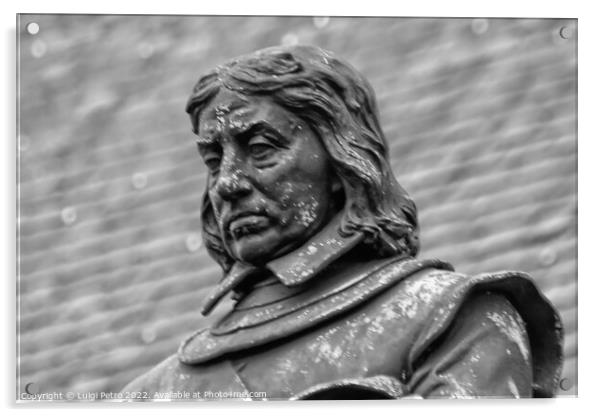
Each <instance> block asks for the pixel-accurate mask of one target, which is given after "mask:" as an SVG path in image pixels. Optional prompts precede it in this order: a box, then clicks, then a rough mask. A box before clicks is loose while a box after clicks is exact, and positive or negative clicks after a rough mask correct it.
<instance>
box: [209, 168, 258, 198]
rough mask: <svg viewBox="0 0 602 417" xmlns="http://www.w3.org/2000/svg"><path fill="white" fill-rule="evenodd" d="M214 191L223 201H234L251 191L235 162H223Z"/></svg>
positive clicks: (247, 180)
mask: <svg viewBox="0 0 602 417" xmlns="http://www.w3.org/2000/svg"><path fill="white" fill-rule="evenodd" d="M215 187H216V190H217V192H218V194H219V195H220V197H221V198H223V199H224V200H228V201H231V200H236V199H238V198H241V197H243V196H245V195H247V194H249V193H250V192H251V191H252V186H251V183H250V181H249V179H248V177H247V175H246V173H245V172H244V170H243V169H242V167H240V166H237V164H236V161H223V162H222V167H221V169H220V174H219V177H218V179H217V182H216V185H215Z"/></svg>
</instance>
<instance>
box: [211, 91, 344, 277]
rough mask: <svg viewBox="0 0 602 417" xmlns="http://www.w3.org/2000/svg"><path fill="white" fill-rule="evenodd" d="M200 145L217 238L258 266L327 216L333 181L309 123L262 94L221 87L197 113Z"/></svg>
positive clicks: (301, 238)
mask: <svg viewBox="0 0 602 417" xmlns="http://www.w3.org/2000/svg"><path fill="white" fill-rule="evenodd" d="M199 138H200V145H199V150H200V153H201V156H202V158H203V160H204V161H205V164H206V165H207V167H208V169H209V173H208V191H209V199H210V201H211V204H212V206H213V210H214V214H215V218H216V220H217V224H218V226H219V230H220V233H221V236H222V240H223V242H224V244H225V246H226V248H228V251H229V252H230V254H231V255H232V256H233V257H234V258H235V259H237V260H240V261H243V262H247V263H251V264H258V265H259V264H262V263H265V262H267V261H269V260H271V259H274V258H277V257H279V256H281V255H283V254H285V253H287V252H289V251H291V250H293V249H295V248H296V247H298V246H300V245H301V244H303V243H304V242H305V241H307V240H308V239H309V238H310V237H311V236H313V235H314V234H315V233H316V232H317V231H318V230H319V229H320V228H321V227H322V226H323V225H324V224H325V223H327V222H328V220H330V218H331V217H332V216H333V214H334V213H333V212H332V204H331V203H332V202H331V198H332V197H331V195H332V190H333V188H334V187H338V186H339V183H338V179H336V178H335V175H334V174H333V172H332V170H331V167H330V162H329V158H328V154H327V153H326V150H325V149H324V147H323V146H322V143H321V142H320V140H319V139H318V137H317V136H316V135H315V134H314V133H313V131H312V130H311V129H310V128H309V126H308V125H307V124H306V123H305V122H304V121H303V120H301V119H300V118H299V117H297V116H295V115H294V114H293V113H291V112H289V111H287V110H286V109H284V108H282V107H280V106H279V105H277V104H275V103H274V102H272V101H271V100H270V99H269V98H268V97H249V96H242V95H238V94H236V93H233V92H230V91H221V92H220V93H219V94H218V95H217V96H216V97H215V98H214V99H213V100H212V102H211V103H210V105H209V106H208V107H207V108H206V110H204V111H203V112H202V113H201V115H200V119H199Z"/></svg>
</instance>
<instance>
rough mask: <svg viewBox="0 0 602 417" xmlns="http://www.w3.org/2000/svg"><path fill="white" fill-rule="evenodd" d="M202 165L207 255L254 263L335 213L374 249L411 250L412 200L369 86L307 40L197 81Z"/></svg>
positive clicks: (193, 109)
mask: <svg viewBox="0 0 602 417" xmlns="http://www.w3.org/2000/svg"><path fill="white" fill-rule="evenodd" d="M186 111H187V112H188V113H189V114H190V118H191V121H192V126H193V131H194V133H195V134H197V135H198V137H199V139H198V141H197V142H198V148H199V152H200V154H201V157H202V158H203V160H204V161H205V163H206V165H207V167H208V171H209V172H208V176H207V189H206V190H205V194H204V196H203V205H202V209H201V218H202V223H203V237H204V241H205V244H206V247H207V249H208V251H209V253H210V254H211V256H212V257H213V258H214V259H216V260H217V261H218V262H219V263H220V265H221V266H222V268H223V269H224V271H228V270H229V269H230V267H231V266H232V264H233V263H234V261H235V260H240V261H243V262H246V263H251V264H257V265H261V264H264V263H265V262H268V261H269V260H271V259H274V258H277V257H279V256H282V255H284V254H285V253H287V252H290V251H291V250H293V249H295V248H297V247H298V246H300V245H302V244H303V243H304V242H306V241H307V240H308V239H310V238H311V237H312V236H313V235H314V234H315V233H316V232H318V231H319V230H320V229H321V228H322V227H323V226H324V225H325V224H327V223H328V222H329V221H331V220H332V219H333V217H334V216H335V215H337V213H339V212H341V211H342V216H341V220H340V225H339V231H340V233H341V234H342V235H349V234H351V233H356V232H359V233H363V234H364V236H365V240H364V242H365V243H366V244H367V245H369V246H371V247H372V248H373V249H374V250H375V254H377V255H378V256H388V255H393V254H407V255H411V256H414V255H415V254H416V253H417V251H418V246H419V241H418V222H417V216H416V207H415V205H414V203H413V202H412V200H411V199H410V198H409V197H408V195H407V193H406V192H405V191H404V190H403V188H402V187H401V186H400V185H399V183H398V182H397V180H396V179H395V176H394V175H393V172H392V170H391V166H390V164H389V156H388V146H387V143H386V141H385V137H384V135H383V132H382V130H381V127H380V123H379V120H378V115H377V109H376V102H375V98H374V92H373V91H372V88H371V87H370V85H369V84H368V82H367V81H366V80H365V79H364V78H363V77H362V76H361V75H360V74H359V73H358V72H357V71H356V70H355V69H353V68H352V67H351V66H350V65H349V64H347V63H345V62H343V61H341V60H340V59H338V58H336V57H334V56H333V55H332V54H331V53H329V52H326V51H324V50H321V49H319V48H316V47H310V46H291V47H274V48H268V49H263V50H260V51H257V52H255V53H253V54H250V55H246V56H243V57H239V58H236V59H234V60H232V61H230V62H228V63H226V64H224V65H221V66H219V67H217V68H216V69H214V70H213V71H211V72H210V73H208V74H207V75H205V76H203V77H202V78H201V79H200V80H199V81H198V82H197V84H196V85H195V87H194V90H193V93H192V95H191V97H190V99H189V101H188V104H187V106H186Z"/></svg>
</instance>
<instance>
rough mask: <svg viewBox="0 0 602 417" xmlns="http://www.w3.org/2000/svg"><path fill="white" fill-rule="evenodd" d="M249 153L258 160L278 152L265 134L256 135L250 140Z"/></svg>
mask: <svg viewBox="0 0 602 417" xmlns="http://www.w3.org/2000/svg"><path fill="white" fill-rule="evenodd" d="M248 147H249V154H250V155H251V156H252V157H253V158H254V159H257V160H264V159H267V158H269V157H270V156H272V155H273V154H274V153H275V152H276V150H277V149H276V147H275V146H274V145H273V144H272V142H271V141H269V140H268V139H266V138H265V137H263V136H255V137H253V138H252V139H251V140H250V141H249V145H248Z"/></svg>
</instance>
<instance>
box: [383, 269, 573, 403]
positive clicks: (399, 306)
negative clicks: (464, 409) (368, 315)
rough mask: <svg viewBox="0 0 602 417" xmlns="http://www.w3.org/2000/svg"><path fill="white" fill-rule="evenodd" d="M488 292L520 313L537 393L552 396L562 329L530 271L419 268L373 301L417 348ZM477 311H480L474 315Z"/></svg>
mask: <svg viewBox="0 0 602 417" xmlns="http://www.w3.org/2000/svg"><path fill="white" fill-rule="evenodd" d="M486 295H493V297H490V299H491V300H494V301H495V302H496V308H498V309H500V311H502V310H503V311H506V312H508V313H509V314H516V313H517V314H518V315H519V316H520V318H521V319H522V321H523V322H524V324H525V328H526V331H527V334H528V338H529V343H530V350H531V353H532V356H533V371H534V381H535V387H534V388H535V392H536V395H539V396H551V395H552V394H553V392H554V389H555V387H556V386H557V384H558V381H559V378H560V372H561V365H562V356H563V354H562V344H563V328H562V323H561V320H560V315H559V314H558V312H557V311H556V309H555V308H554V307H553V306H552V304H551V303H550V302H549V300H548V299H547V298H546V297H545V295H544V294H542V293H541V292H540V290H539V288H538V287H537V285H536V283H535V282H534V280H533V279H532V278H531V277H530V276H529V275H528V274H526V273H524V272H519V271H497V272H490V273H481V274H474V275H469V274H462V273H458V272H455V271H454V270H453V268H437V267H433V268H426V269H420V270H418V271H416V272H415V273H412V274H406V275H404V276H403V278H402V279H399V280H398V281H397V284H396V285H395V286H393V287H391V288H390V289H389V290H388V291H387V292H386V293H385V294H383V296H381V297H380V299H378V300H374V301H375V302H374V303H373V304H374V305H375V306H378V307H375V308H377V309H379V311H381V313H379V314H381V315H383V314H384V315H385V316H389V317H393V318H394V319H395V321H396V323H392V325H397V326H403V327H404V328H403V333H404V334H412V335H413V336H412V339H413V340H414V345H413V347H414V349H421V348H426V347H428V346H429V345H431V344H432V343H434V342H435V341H436V340H437V338H438V337H439V336H440V335H441V334H443V333H444V332H445V331H446V330H447V329H449V328H450V326H451V325H452V324H453V323H454V320H456V319H457V317H458V313H459V312H460V311H461V310H462V308H463V307H466V306H467V305H468V304H470V303H474V300H476V299H477V298H480V300H483V299H484V298H483V297H484V296H486ZM468 310H469V311H470V308H469V309H468ZM464 311H466V309H465V310H464ZM478 311H480V310H478V309H475V314H477V313H478ZM383 312H384V313H383ZM393 312H395V313H397V314H393ZM475 322H476V321H475Z"/></svg>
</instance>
